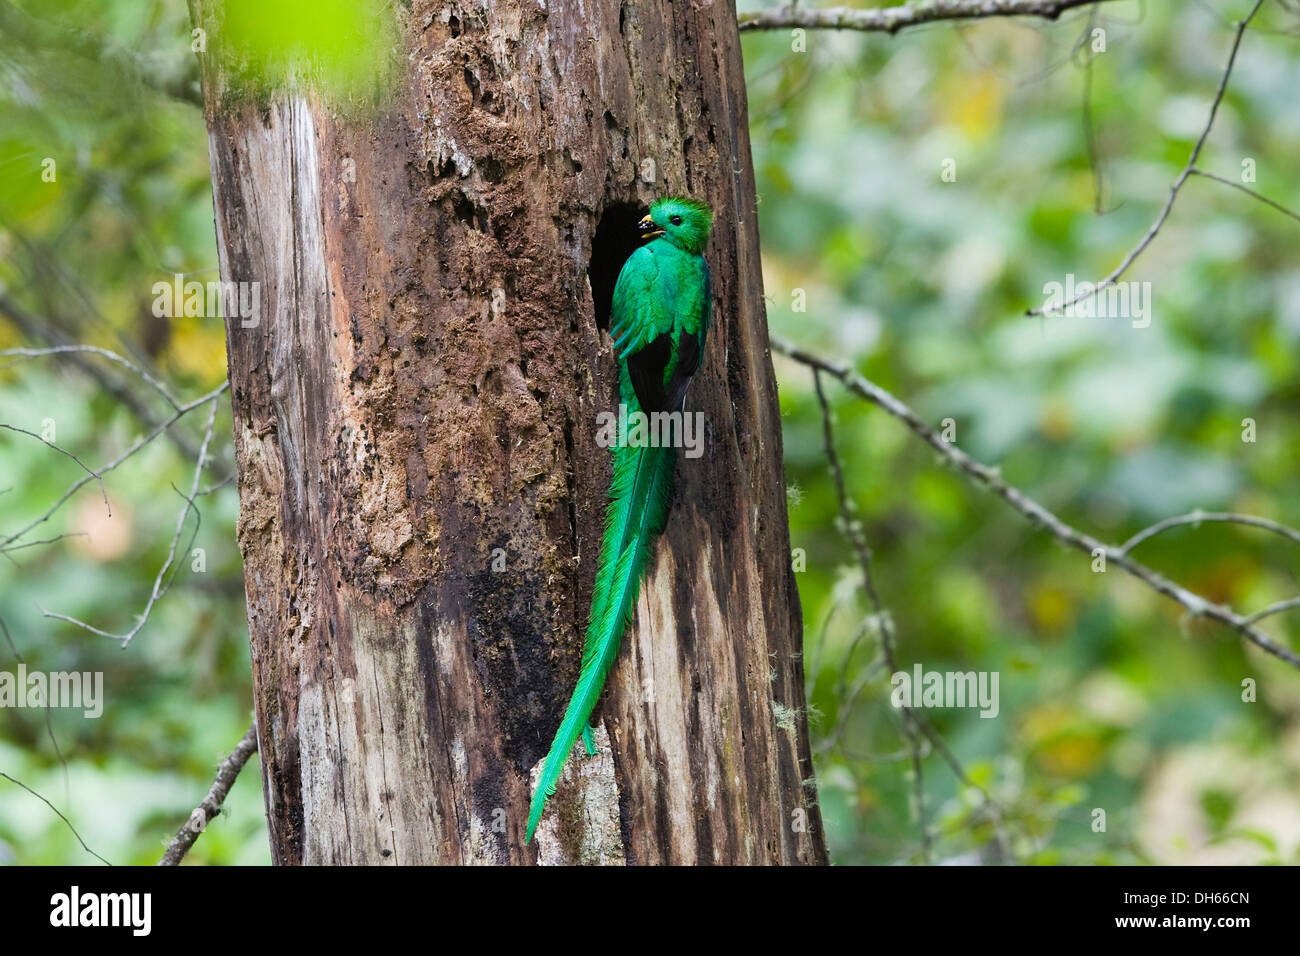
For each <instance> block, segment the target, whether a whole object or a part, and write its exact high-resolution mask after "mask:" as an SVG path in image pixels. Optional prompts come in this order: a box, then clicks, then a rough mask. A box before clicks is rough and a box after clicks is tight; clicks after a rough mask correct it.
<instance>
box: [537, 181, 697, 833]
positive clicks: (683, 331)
mask: <svg viewBox="0 0 1300 956" xmlns="http://www.w3.org/2000/svg"><path fill="white" fill-rule="evenodd" d="M712 224H713V212H712V210H710V209H709V207H708V205H706V204H705V203H702V202H699V201H698V200H694V199H685V198H681V197H672V198H668V199H660V200H659V201H658V202H655V203H654V204H652V205H651V206H650V215H648V216H646V217H645V218H644V219H642V220H641V222H640V223H639V224H638V227H639V229H640V230H641V234H642V236H643V237H644V238H648V239H650V240H651V241H650V242H648V243H646V244H645V245H643V246H641V247H640V248H638V249H637V250H636V251H635V252H633V253H632V255H631V256H629V257H628V260H627V262H625V263H624V264H623V268H622V270H621V271H620V272H619V274H618V282H617V283H616V284H615V286H614V298H613V302H612V307H611V309H610V329H609V333H610V337H611V338H612V339H613V341H614V358H615V361H617V362H618V391H619V400H620V401H621V402H622V403H623V405H625V406H626V409H627V416H626V420H627V421H634V420H635V419H634V413H636V412H641V413H643V414H645V415H650V414H652V413H655V412H681V411H682V405H683V402H684V401H685V397H686V387H687V386H688V385H689V384H690V381H691V376H693V375H694V374H695V370H696V369H697V368H699V365H700V356H701V355H702V354H703V352H704V338H705V335H706V334H707V333H708V331H709V311H710V300H711V298H712V296H711V290H710V282H709V265H708V263H707V262H705V260H704V247H705V246H706V245H707V244H708V241H709V228H710V226H711V225H712ZM620 417H621V416H620ZM626 439H627V435H626V434H620V435H619V440H618V442H617V443H616V445H615V447H614V449H613V452H614V477H613V481H612V482H611V484H610V490H609V507H608V510H607V511H606V514H605V534H604V537H603V538H602V540H601V546H600V564H599V567H598V569H597V572H596V587H595V590H594V591H593V593H592V599H591V614H590V615H589V617H588V623H587V637H586V641H585V643H584V644H583V649H582V671H581V673H580V674H579V676H578V686H577V687H576V688H574V691H573V697H572V698H571V699H570V700H569V706H568V709H567V710H565V712H564V719H563V720H562V721H561V722H560V729H559V730H557V731H556V732H555V741H554V742H553V743H552V744H551V750H550V753H548V754H547V756H546V764H545V766H544V767H543V768H542V775H541V778H540V779H539V780H538V782H537V790H536V792H535V793H534V794H533V802H532V807H531V808H530V810H529V813H528V834H527V836H526V837H525V838H524V842H525V843H527V842H529V841H530V840H532V838H533V831H535V830H536V829H537V822H538V820H540V819H541V817H542V809H543V808H544V807H545V806H546V799H547V798H548V797H549V796H550V795H551V794H553V793H555V785H556V783H557V782H558V781H559V779H560V772H561V771H562V770H563V769H564V762H565V761H566V760H567V759H568V757H569V753H570V751H572V750H573V747H574V745H575V744H576V743H577V742H578V738H579V737H581V738H582V741H583V743H584V745H585V746H586V748H587V754H588V755H589V756H590V755H594V754H595V753H596V748H595V744H594V742H593V740H592V736H591V726H590V725H589V724H588V721H589V720H590V719H591V712H592V711H593V710H594V709H595V707H596V702H597V700H599V699H600V692H601V690H603V689H604V686H605V678H606V677H607V676H608V674H609V671H610V668H611V667H613V666H614V659H615V658H616V657H618V648H619V644H620V643H622V640H623V632H624V631H626V630H627V625H628V623H629V622H630V621H631V619H632V612H633V609H634V608H635V607H636V597H637V592H638V591H639V589H640V587H641V575H642V573H643V572H644V571H645V568H646V565H647V564H648V563H649V560H650V549H651V546H652V545H653V544H654V542H655V539H656V538H658V537H659V534H660V533H661V532H662V531H663V529H664V524H665V522H666V521H667V520H668V508H669V504H670V500H671V498H672V490H673V468H674V466H675V464H676V461H677V450H676V449H675V448H672V447H665V446H659V447H656V446H642V447H635V446H633V445H631V444H629V443H628V442H627V440H626Z"/></svg>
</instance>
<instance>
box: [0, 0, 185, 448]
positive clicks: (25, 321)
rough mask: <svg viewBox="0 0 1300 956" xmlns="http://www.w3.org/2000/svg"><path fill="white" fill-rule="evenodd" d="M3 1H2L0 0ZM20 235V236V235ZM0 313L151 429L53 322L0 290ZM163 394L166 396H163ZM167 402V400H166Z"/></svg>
mask: <svg viewBox="0 0 1300 956" xmlns="http://www.w3.org/2000/svg"><path fill="white" fill-rule="evenodd" d="M0 2H3V0H0ZM20 238H21V237H20ZM0 313H3V314H4V315H6V316H8V318H9V319H10V321H12V322H13V323H14V325H15V326H16V327H17V328H18V330H19V331H20V332H22V333H23V334H24V335H25V336H27V337H28V338H30V339H32V340H33V341H46V342H49V343H50V344H51V346H52V350H51V354H55V353H54V351H53V350H54V349H57V350H59V351H58V352H57V354H58V355H59V356H60V357H61V358H62V359H63V360H64V361H65V362H66V363H67V364H69V365H71V366H73V367H74V368H76V369H77V370H78V371H79V372H81V373H82V374H83V375H86V376H87V377H89V378H90V379H92V380H93V381H94V382H96V383H97V384H98V385H99V386H100V388H102V389H104V391H106V392H108V394H109V395H111V396H113V398H114V399H116V400H117V402H118V403H119V404H121V405H122V406H124V407H125V408H126V410H127V411H129V412H130V413H131V414H132V415H134V416H135V417H136V418H138V419H139V420H140V421H141V422H143V423H144V425H145V427H147V428H154V427H156V426H157V424H158V419H157V416H156V415H154V413H153V412H152V411H151V410H150V409H149V408H148V407H146V405H145V404H144V402H143V401H141V399H140V398H138V397H137V396H136V394H135V393H134V392H133V391H131V390H130V389H129V388H126V387H125V386H124V385H123V384H122V383H120V382H119V381H117V380H116V378H114V377H113V376H110V375H108V374H106V373H105V372H104V370H103V369H101V368H99V367H98V366H97V365H96V364H95V363H94V362H92V361H90V360H89V359H88V358H86V356H85V355H84V354H82V352H81V351H80V349H82V348H84V347H83V346H78V345H74V344H73V343H72V342H70V341H68V340H67V336H66V335H65V334H64V333H62V332H61V331H59V329H58V328H57V326H56V324H55V323H54V322H51V321H50V320H49V319H47V318H44V317H37V316H35V315H32V314H31V313H30V312H28V311H27V310H26V309H24V308H23V307H22V306H20V305H19V304H18V303H17V302H15V301H14V300H13V299H11V298H10V297H9V296H7V295H4V294H3V293H0ZM140 373H141V377H142V378H145V380H146V381H148V380H149V379H150V378H154V376H148V377H146V376H145V375H144V372H143V370H140ZM165 397H166V396H165ZM169 401H170V399H169ZM167 438H168V439H169V440H170V441H171V442H172V443H173V444H174V445H175V446H176V447H177V448H178V449H179V450H180V452H181V454H183V455H184V456H185V457H186V458H193V457H194V456H195V455H196V454H198V448H197V446H195V445H194V444H193V443H192V442H191V441H190V440H189V438H187V437H186V436H185V435H182V434H178V433H177V432H174V431H168V432H167Z"/></svg>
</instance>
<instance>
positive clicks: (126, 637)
mask: <svg viewBox="0 0 1300 956" xmlns="http://www.w3.org/2000/svg"><path fill="white" fill-rule="evenodd" d="M216 418H217V402H216V398H215V396H214V397H213V399H212V406H211V408H210V409H209V410H208V423H207V427H206V428H205V429H204V432H203V444H202V445H201V446H200V447H199V457H198V461H196V462H195V464H194V481H193V482H192V484H191V487H190V493H189V494H188V495H186V494H183V493H181V492H180V491H179V489H177V493H178V494H180V495H181V497H182V498H184V499H185V507H183V508H182V509H181V513H180V516H179V517H177V519H176V532H175V534H173V535H172V540H171V545H170V546H169V547H168V549H167V560H166V561H164V562H163V565H162V567H161V568H159V569H158V574H157V576H156V577H155V578H154V582H153V591H152V592H150V594H149V600H148V601H147V602H146V603H145V606H144V610H143V611H141V612H140V614H139V616H138V617H137V619H136V622H135V626H133V627H132V628H131V629H130V630H129V631H127V632H126V633H125V634H112V633H109V632H108V631H102V630H100V629H99V628H97V627H95V626H93V625H91V624H87V623H86V622H85V621H81V620H78V619H77V618H75V617H69V616H68V615H66V614H55V613H54V612H52V611H47V610H45V609H44V608H40V611H41V614H42V615H43V616H45V617H52V618H55V619H57V620H60V621H67V622H68V623H69V624H75V625H77V626H78V627H80V628H82V629H83V630H87V631H90V632H91V633H92V634H98V635H99V636H100V637H108V638H112V639H113V640H116V641H121V642H122V646H123V647H126V645H127V644H129V643H130V642H131V638H133V637H135V636H136V635H137V634H139V633H140V631H141V629H142V628H143V627H144V626H145V624H146V623H148V621H149V614H150V612H151V611H152V610H153V607H154V605H155V604H157V603H158V601H159V600H161V599H162V597H163V595H164V594H166V593H167V590H168V589H169V588H170V587H171V583H172V580H174V578H175V575H172V577H170V578H169V577H168V576H167V572H168V571H170V570H171V567H172V564H173V563H174V562H175V560H176V546H177V545H178V544H179V543H180V540H181V533H182V532H183V531H184V529H185V519H186V518H188V517H189V514H190V511H193V512H194V513H195V514H196V515H199V511H198V508H196V507H195V505H194V498H195V496H196V495H197V494H198V491H199V484H200V482H201V480H202V478H203V466H204V465H205V464H206V462H207V457H208V445H209V444H210V443H211V442H212V434H213V431H214V426H215V424H216ZM200 520H201V516H200ZM197 535H198V525H197V524H196V525H195V527H194V536H197ZM190 542H191V544H192V543H193V537H192V538H191V539H190ZM37 607H40V605H37Z"/></svg>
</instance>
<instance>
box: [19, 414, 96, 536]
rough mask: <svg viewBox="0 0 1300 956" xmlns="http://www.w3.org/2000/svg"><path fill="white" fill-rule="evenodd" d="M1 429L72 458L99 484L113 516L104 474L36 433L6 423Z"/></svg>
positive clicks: (88, 476) (88, 477)
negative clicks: (24, 436)
mask: <svg viewBox="0 0 1300 956" xmlns="http://www.w3.org/2000/svg"><path fill="white" fill-rule="evenodd" d="M0 428H3V429H6V430H7V431H11V432H17V433H18V434H20V435H26V436H28V437H29V438H35V439H36V440H37V441H38V442H40V443H41V444H43V445H45V446H46V447H48V448H53V449H54V450H55V451H57V452H58V453H59V454H60V455H66V456H67V457H68V458H71V459H72V460H73V461H75V462H76V463H77V464H78V465H80V466H81V469H82V471H84V472H85V473H86V476H87V479H90V478H94V479H95V480H96V481H98V482H99V493H100V494H101V495H103V496H104V507H105V508H107V509H108V513H109V514H110V515H112V513H113V506H112V505H110V504H109V503H108V492H107V491H105V490H104V476H103V474H102V473H100V472H98V471H95V470H94V469H93V468H91V467H90V466H89V465H87V464H86V463H85V462H84V461H82V460H81V459H80V458H78V457H77V456H76V455H74V454H73V453H72V452H70V451H68V450H67V449H66V448H61V447H59V446H58V445H56V444H55V443H54V442H52V441H48V440H47V439H45V438H42V437H41V436H40V435H38V434H36V432H33V431H28V430H27V429H26V428H19V427H18V426H17V425H10V424H8V423H6V422H0Z"/></svg>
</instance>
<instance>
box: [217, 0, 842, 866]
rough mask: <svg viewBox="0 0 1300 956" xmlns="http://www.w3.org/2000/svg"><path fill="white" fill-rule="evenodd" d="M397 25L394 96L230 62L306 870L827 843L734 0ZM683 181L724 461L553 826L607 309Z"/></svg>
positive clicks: (279, 625)
mask: <svg viewBox="0 0 1300 956" xmlns="http://www.w3.org/2000/svg"><path fill="white" fill-rule="evenodd" d="M194 8H195V13H196V19H199V20H201V21H206V20H207V19H209V18H217V19H219V16H220V7H219V4H214V3H211V2H206V3H205V2H198V0H196V2H195V3H194ZM389 12H390V15H392V16H395V17H397V18H398V19H399V30H400V33H401V37H402V42H403V44H404V51H403V52H404V58H403V59H402V63H403V69H404V71H405V72H404V75H403V76H402V77H401V83H400V88H399V90H398V91H397V94H396V95H395V97H394V98H393V100H392V101H391V102H389V103H388V104H387V105H386V106H385V107H384V108H383V110H382V111H381V112H378V113H374V112H371V113H365V114H363V115H358V114H357V113H356V112H352V113H348V112H346V111H339V110H336V109H335V108H333V107H332V106H331V105H330V104H328V103H326V102H324V101H323V99H322V98H321V97H320V96H319V95H318V94H316V93H313V92H312V91H310V90H309V89H307V88H306V87H294V86H292V85H291V86H289V87H286V89H284V90H282V91H280V92H278V93H274V94H271V95H269V96H267V97H264V98H260V99H259V98H257V97H251V96H239V95H236V94H237V91H232V90H231V89H229V88H228V85H227V79H226V77H224V76H223V75H222V71H221V70H220V69H218V68H215V67H213V66H212V65H211V64H210V63H206V64H205V76H204V87H205V102H206V109H205V112H206V117H207V121H208V127H209V133H210V152H211V160H212V171H213V182H214V191H215V204H216V220H217V230H218V244H219V247H220V253H221V267H222V278H223V279H224V280H227V281H235V282H239V281H249V282H258V283H261V290H260V292H261V295H260V301H261V304H262V314H261V316H260V319H259V321H257V323H256V324H255V325H252V324H250V323H248V322H247V321H244V320H241V319H239V318H234V319H232V320H230V321H228V335H227V340H228V348H229V362H230V381H231V386H232V395H233V405H234V416H235V446H236V452H237V456H238V464H239V483H240V501H241V514H240V522H239V542H240V547H241V550H242V552H243V555H244V562H245V581H246V586H247V592H248V614H249V626H250V640H251V648H252V656H253V671H254V680H255V685H256V686H255V696H256V703H257V725H258V728H259V734H260V747H261V754H262V766H263V773H264V777H265V779H264V785H265V791H266V798H267V812H268V816H269V819H270V825H271V841H272V850H273V856H274V859H275V861H276V862H278V863H392V864H410V863H432V862H439V863H479V862H491V863H528V862H536V861H539V860H540V861H541V862H548V863H549V862H605V863H610V862H629V863H641V864H645V863H697V862H698V863H710V862H721V863H797V862H807V863H816V862H824V861H825V847H824V842H823V839H822V834H821V821H820V816H819V813H818V810H817V807H816V804H815V792H814V791H813V790H812V788H811V777H812V768H811V761H810V757H809V749H808V740H807V730H806V725H805V722H804V720H803V716H802V708H803V706H804V696H803V670H802V664H801V661H800V658H799V650H800V647H801V624H800V614H799V605H798V596H797V593H796V591H795V586H794V579H793V575H792V573H791V570H790V563H789V532H788V526H787V522H786V515H785V488H784V479H783V472H782V464H781V424H780V417H779V409H778V405H777V396H776V386H775V382H774V379H773V375H772V368H771V360H770V356H769V354H768V351H767V344H766V343H767V339H766V318H765V315H764V309H763V301H762V289H761V278H760V273H759V261H758V237H757V228H756V223H755V217H754V204H755V197H754V183H753V176H752V167H751V160H750V154H749V142H748V135H747V130H746V112H745V94H744V87H743V77H742V73H741V60H740V48H739V39H738V34H737V29H736V19H735V11H734V8H733V6H732V4H731V3H728V2H714V3H709V2H690V3H674V2H670V0H647V2H628V3H625V4H623V5H622V6H620V5H619V4H617V3H603V4H601V3H590V4H577V3H569V2H557V0H548V2H538V0H501V2H492V3H486V2H482V3H456V4H450V5H448V4H441V3H428V2H422V0H417V2H414V3H411V4H409V5H406V4H402V3H398V4H394V5H392V9H390V11H389ZM212 36H213V37H214V38H216V37H218V36H219V31H214V32H213V33H212ZM666 193H685V194H689V195H692V196H697V197H700V198H704V199H706V200H708V201H709V202H710V203H711V204H712V205H713V206H714V208H715V210H716V211H717V221H716V225H715V229H714V238H713V241H712V243H711V245H710V247H709V251H708V256H709V260H710V262H711V264H712V267H713V276H714V296H715V313H714V314H715V324H714V329H713V331H712V332H711V336H710V341H709V344H708V348H707V351H706V355H705V359H704V363H703V366H702V369H701V372H700V374H699V376H698V377H697V379H696V382H695V384H694V385H693V386H692V389H691V392H690V393H689V395H688V399H687V405H688V408H691V409H699V410H701V411H702V412H703V413H704V416H705V422H706V426H707V432H706V446H705V454H704V455H703V457H701V458H698V459H688V458H685V457H682V458H681V459H680V460H679V465H678V476H679V477H678V488H677V492H676V496H675V500H674V505H673V512H672V519H671V522H670V527H669V530H668V532H667V534H666V535H665V537H664V539H663V540H662V541H661V542H660V544H659V547H658V550H657V557H656V560H655V562H654V564H653V567H652V570H651V571H650V573H649V575H648V578H647V580H646V584H645V587H644V588H643V592H642V596H641V600H640V602H639V605H638V607H637V613H636V619H635V622H634V625H633V627H632V629H631V631H630V632H629V635H628V638H627V640H626V641H625V643H624V650H623V654H622V657H621V659H620V662H619V664H618V665H617V667H616V668H615V670H614V672H613V675H612V676H611V679H610V682H609V690H608V692H607V694H606V697H605V699H604V701H603V703H602V706H601V709H600V711H599V714H600V720H599V722H598V725H597V732H598V739H599V741H600V743H601V754H600V755H599V756H598V757H597V758H592V759H588V758H586V757H585V756H581V754H582V748H581V747H579V748H578V754H579V756H575V757H574V758H572V759H571V761H570V764H569V766H568V768H567V769H566V776H565V780H564V781H563V782H562V783H561V786H560V790H559V792H558V793H557V795H556V797H555V798H554V799H553V800H552V802H551V804H550V806H549V807H548V810H547V815H546V817H544V823H543V826H542V828H541V830H540V831H539V835H538V839H537V841H536V843H535V844H533V845H531V846H528V847H525V846H524V843H523V834H524V827H525V821H526V817H527V810H528V802H529V796H530V773H534V771H535V768H536V765H537V764H538V763H539V762H540V761H541V760H542V758H543V757H544V756H545V753H546V750H547V748H548V746H549V744H550V738H551V735H552V734H553V732H554V730H555V727H556V726H557V725H558V723H559V719H560V715H561V713H562V710H563V707H564V705H565V703H566V701H567V698H568V695H569V693H570V691H571V689H572V686H573V683H574V680H575V679H576V676H577V668H578V660H579V656H580V653H581V643H582V633H583V629H584V628H583V626H584V624H585V618H586V613H587V608H588V605H589V602H590V597H591V585H592V580H593V578H594V575H595V562H596V555H597V550H598V547H599V543H600V534H601V521H602V517H603V510H604V494H605V489H606V487H607V484H608V479H609V462H608V455H607V453H606V452H605V451H604V450H602V449H601V448H599V447H597V444H596V431H597V421H596V415H597V413H598V412H600V411H603V410H609V409H612V408H613V406H614V403H615V401H616V389H615V382H614V366H613V361H612V358H611V355H610V352H609V348H608V344H607V341H608V340H607V339H606V338H604V337H603V335H602V331H601V328H602V325H603V324H604V323H605V322H606V320H607V310H608V296H609V292H610V288H611V285H612V280H613V277H614V275H615V273H616V271H617V269H618V267H619V265H620V264H621V261H622V258H623V257H625V256H626V254H627V253H628V252H630V250H631V248H632V245H633V243H634V241H635V234H634V231H633V225H634V223H635V221H636V219H637V218H638V217H639V216H640V215H642V214H643V212H644V207H645V206H646V204H647V203H648V202H649V201H650V200H651V199H653V198H656V197H658V196H660V195H663V194H666ZM598 230H599V236H598V234H597V233H598ZM246 325H247V326H249V327H245V326H246ZM792 713H793V714H795V719H791V717H790V715H791V714H792ZM778 715H781V719H780V720H778Z"/></svg>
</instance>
